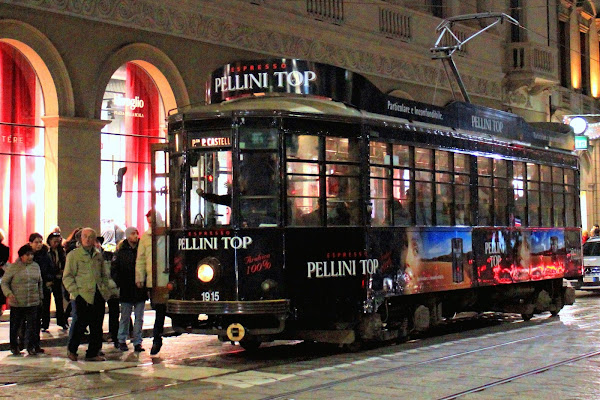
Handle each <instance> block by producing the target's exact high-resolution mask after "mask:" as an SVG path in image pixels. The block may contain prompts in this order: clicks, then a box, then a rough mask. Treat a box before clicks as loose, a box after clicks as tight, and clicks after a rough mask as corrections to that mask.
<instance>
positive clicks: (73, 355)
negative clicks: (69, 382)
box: [67, 350, 77, 361]
mask: <svg viewBox="0 0 600 400" xmlns="http://www.w3.org/2000/svg"><path fill="white" fill-rule="evenodd" d="M67 358H68V359H69V360H71V361H77V354H75V353H71V352H70V351H69V350H67Z"/></svg>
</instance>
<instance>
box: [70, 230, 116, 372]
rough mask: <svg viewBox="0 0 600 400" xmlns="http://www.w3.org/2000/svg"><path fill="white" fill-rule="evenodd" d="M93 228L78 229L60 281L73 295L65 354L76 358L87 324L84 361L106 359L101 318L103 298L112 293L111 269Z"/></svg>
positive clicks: (102, 316)
mask: <svg viewBox="0 0 600 400" xmlns="http://www.w3.org/2000/svg"><path fill="white" fill-rule="evenodd" d="M96 237H97V235H96V231H94V230H93V229H92V228H84V229H82V230H81V246H80V247H77V248H75V249H74V250H72V251H71V252H70V253H69V254H68V255H67V261H66V265H65V270H64V273H63V284H64V285H65V288H66V289H67V291H68V292H69V294H70V295H71V299H74V301H75V304H76V307H75V309H74V310H73V313H74V314H75V317H76V321H75V322H73V324H72V325H73V327H72V329H73V335H72V336H71V337H70V338H69V344H68V349H67V357H68V358H69V359H70V360H71V361H77V359H78V356H77V350H78V348H79V345H80V343H81V339H82V337H83V333H84V331H85V328H86V327H87V326H89V328H90V337H89V344H88V349H87V352H86V357H85V359H86V361H105V360H106V359H105V358H104V357H103V356H101V355H100V354H99V352H100V350H101V348H102V322H103V321H104V311H105V300H106V299H108V298H109V297H110V295H111V283H112V285H113V286H114V282H112V279H110V276H109V275H110V271H109V270H108V269H107V268H105V265H104V259H103V257H102V254H100V251H98V249H97V248H96V246H95V244H96Z"/></svg>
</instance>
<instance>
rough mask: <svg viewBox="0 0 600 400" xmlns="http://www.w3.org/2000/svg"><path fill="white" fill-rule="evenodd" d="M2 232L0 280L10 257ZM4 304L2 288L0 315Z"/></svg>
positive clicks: (0, 240)
mask: <svg viewBox="0 0 600 400" xmlns="http://www.w3.org/2000/svg"><path fill="white" fill-rule="evenodd" d="M3 241H4V231H3V230H2V229H0V279H1V278H2V276H3V275H4V269H5V265H6V263H7V262H8V258H9V256H10V248H9V247H8V246H6V245H5V244H4V243H2V242H3ZM4 304H6V297H5V296H4V293H3V292H2V288H1V287H0V315H2V313H3V312H4Z"/></svg>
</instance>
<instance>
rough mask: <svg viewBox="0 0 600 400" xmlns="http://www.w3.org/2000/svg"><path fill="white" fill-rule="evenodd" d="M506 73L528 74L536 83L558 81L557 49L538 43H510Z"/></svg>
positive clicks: (506, 58)
mask: <svg viewBox="0 0 600 400" xmlns="http://www.w3.org/2000/svg"><path fill="white" fill-rule="evenodd" d="M505 60H506V61H505V71H506V72H507V73H508V74H509V77H510V74H511V73H513V72H517V73H528V74H531V75H532V78H533V80H534V81H539V80H542V81H553V82H556V81H558V73H557V49H554V48H551V47H547V46H543V45H540V44H537V43H531V42H520V43H509V44H508V45H507V47H506V57H505Z"/></svg>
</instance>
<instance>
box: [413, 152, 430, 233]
mask: <svg viewBox="0 0 600 400" xmlns="http://www.w3.org/2000/svg"><path fill="white" fill-rule="evenodd" d="M432 170H433V151H432V150H430V149H422V148H415V190H416V205H415V206H416V207H415V213H416V215H415V216H416V223H417V225H431V224H432V223H433V220H432V214H433V213H432V209H433V189H432V185H433V172H432Z"/></svg>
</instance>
